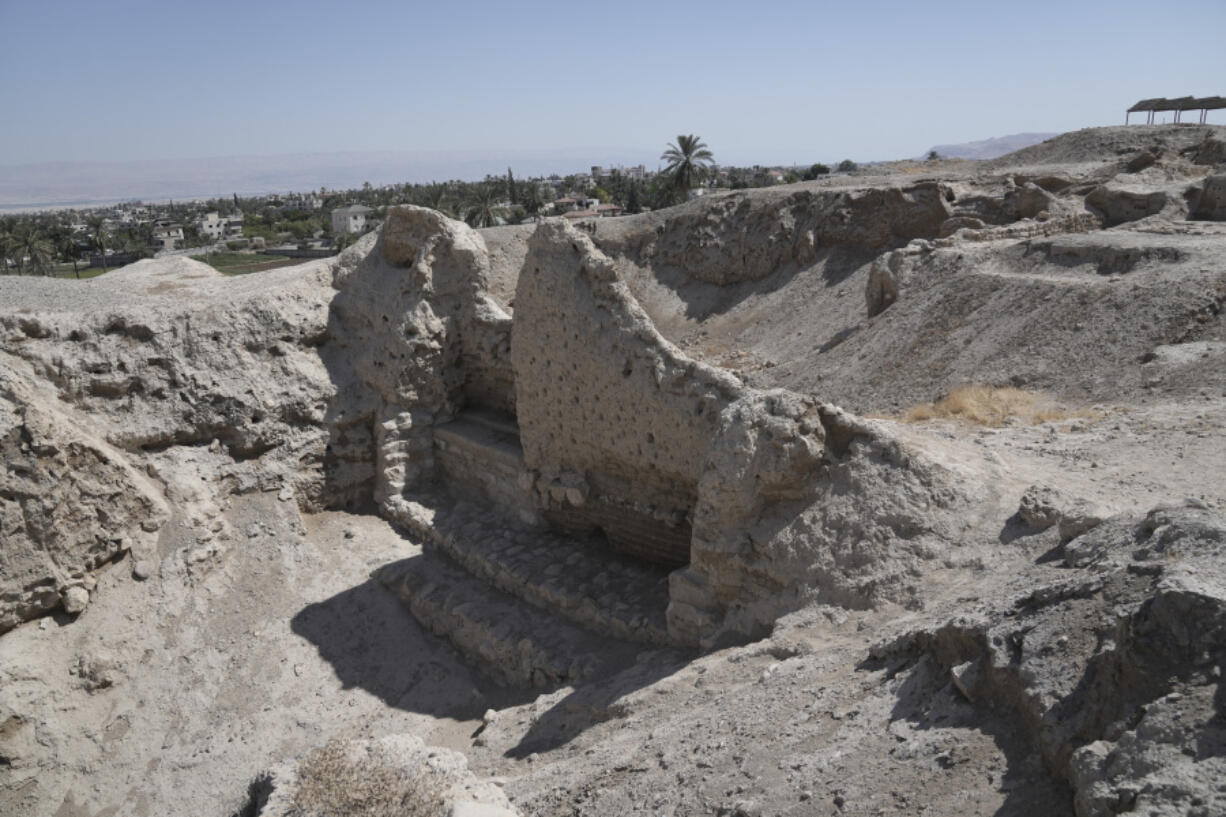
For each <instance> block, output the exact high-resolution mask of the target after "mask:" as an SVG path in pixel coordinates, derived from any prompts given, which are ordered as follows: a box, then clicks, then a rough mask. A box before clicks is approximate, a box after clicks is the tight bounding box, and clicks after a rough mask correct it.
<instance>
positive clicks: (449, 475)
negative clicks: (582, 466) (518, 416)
mask: <svg viewBox="0 0 1226 817" xmlns="http://www.w3.org/2000/svg"><path fill="white" fill-rule="evenodd" d="M434 456H435V460H436V462H437V463H438V465H439V470H440V473H441V474H442V477H443V481H444V482H445V483H446V484H447V486H448V487H449V488H450V490H451V491H452V493H454V494H455V495H457V496H459V497H462V498H465V499H469V500H472V501H477V502H483V503H490V504H493V505H496V506H498V507H499V508H501V509H502V510H504V511H506V512H507V513H509V514H510V515H512V516H515V517H517V518H519V519H520V520H522V521H524V522H536V521H537V513H536V506H535V504H534V501H533V497H532V493H531V491H530V490H528V488H525V487H524V485H523V483H522V482H521V477H522V475H523V473H524V452H523V449H522V448H520V445H519V431H518V429H517V428H516V427H515V423H514V421H513V420H511V419H509V418H506V417H504V416H503V415H500V414H496V413H494V412H491V411H484V410H469V411H464V412H461V413H460V414H459V415H457V416H456V418H455V419H454V420H452V421H451V422H449V423H445V424H443V425H437V426H435V427H434Z"/></svg>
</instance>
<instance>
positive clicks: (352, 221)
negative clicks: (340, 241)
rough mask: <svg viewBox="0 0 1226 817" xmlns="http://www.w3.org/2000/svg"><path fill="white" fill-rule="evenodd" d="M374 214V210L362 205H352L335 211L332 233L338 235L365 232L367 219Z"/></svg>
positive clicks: (333, 213) (333, 212)
mask: <svg viewBox="0 0 1226 817" xmlns="http://www.w3.org/2000/svg"><path fill="white" fill-rule="evenodd" d="M373 212H374V210H372V209H371V208H369V207H366V206H364V205H361V204H351V205H349V206H348V207H341V208H340V209H337V210H333V211H332V232H334V233H336V234H337V235H341V234H342V233H362V232H365V231H366V217H367V216H368V215H369V214H370V213H373Z"/></svg>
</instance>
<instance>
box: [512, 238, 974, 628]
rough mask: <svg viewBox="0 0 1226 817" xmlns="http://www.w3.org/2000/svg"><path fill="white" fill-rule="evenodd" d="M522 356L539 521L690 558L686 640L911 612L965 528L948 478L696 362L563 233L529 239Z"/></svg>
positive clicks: (837, 419)
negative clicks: (926, 579) (823, 607)
mask: <svg viewBox="0 0 1226 817" xmlns="http://www.w3.org/2000/svg"><path fill="white" fill-rule="evenodd" d="M512 360H513V362H514V364H515V373H516V384H517V392H518V397H517V399H518V408H519V421H520V429H521V433H522V442H523V449H524V459H525V464H526V466H527V467H528V468H529V469H531V471H532V478H533V480H534V482H535V485H536V488H537V493H538V496H539V502H540V505H541V507H542V509H543V511H544V516H545V518H546V519H547V520H548V521H549V522H550V523H552V524H553V525H555V526H556V527H559V528H561V529H563V530H568V531H575V532H578V531H581V530H584V529H590V528H600V529H601V530H603V531H604V532H605V534H606V535H607V536H608V538H609V540H610V541H611V543H612V544H613V545H614V546H615V547H617V548H619V549H621V550H624V551H626V552H629V553H633V554H635V555H638V556H640V557H643V558H648V559H653V560H656V561H661V562H665V563H671V564H676V565H686V564H688V565H689V566H688V567H684V568H682V569H680V570H678V571H676V572H674V573H673V575H672V581H671V603H670V606H669V611H668V623H669V631H670V634H671V635H672V637H673V638H674V639H676V640H677V641H679V642H682V643H691V644H697V643H703V644H707V645H712V644H716V643H719V642H720V641H721V640H723V639H741V638H745V637H752V636H759V635H762V634H763V633H765V632H767V631H768V630H769V628H770V626H771V624H772V623H773V622H774V621H775V619H776V618H777V617H778V616H779V615H781V614H783V613H785V612H788V611H790V610H794V609H797V608H799V607H801V606H803V605H804V604H807V603H810V602H813V601H815V600H817V601H821V602H825V603H830V604H839V605H843V606H848V607H869V606H872V605H875V604H878V603H880V602H884V601H892V602H897V603H903V604H907V603H908V602H909V601H911V600H914V599H915V598H916V596H917V594H918V590H917V588H916V586H915V584H914V582H913V581H912V580H911V579H909V578H908V577H909V575H910V574H911V573H913V572H914V570H913V568H914V566H915V564H916V562H917V561H918V560H921V559H930V558H935V557H936V556H937V555H938V554H941V553H943V552H944V551H945V550H946V549H947V547H948V546H949V542H950V541H952V539H953V538H954V536H955V534H956V533H959V532H960V523H959V522H958V521H957V520H958V512H959V508H960V507H961V505H962V504H963V495H962V493H961V492H960V491H959V490H958V489H957V488H956V487H955V483H954V480H953V478H952V477H951V476H950V475H949V474H948V473H946V472H944V471H943V470H942V469H940V468H938V467H936V466H933V465H929V464H925V463H924V462H923V461H922V458H920V457H917V456H915V455H914V454H912V453H909V452H907V451H906V450H904V448H903V446H902V445H901V444H900V443H899V442H897V441H895V440H893V439H892V438H891V437H890V436H889V435H888V434H887V433H886V432H884V431H883V430H882V429H881V428H880V427H877V426H874V425H872V424H870V423H866V422H864V421H861V420H859V419H858V418H855V417H853V416H851V415H849V414H847V413H845V412H842V411H840V410H839V409H837V408H836V407H834V406H830V405H826V404H822V403H819V402H818V401H816V400H815V399H813V398H809V397H802V396H800V395H796V394H792V393H789V392H785V391H777V392H770V393H762V392H757V391H755V390H752V389H749V388H747V387H745V386H744V385H743V384H741V383H740V381H738V380H736V379H735V378H733V377H732V376H731V375H730V374H728V373H726V372H723V371H722V370H717V369H714V368H711V367H709V366H707V365H705V364H702V363H699V362H696V361H693V360H690V359H688V358H686V357H685V356H684V355H682V354H681V353H680V352H679V351H678V350H677V349H676V348H675V347H673V346H672V345H671V344H670V343H668V342H667V341H666V340H664V339H663V338H661V337H660V335H659V334H658V333H657V332H656V330H655V328H654V326H653V325H652V324H651V321H650V320H649V319H648V318H647V316H646V314H645V313H644V312H643V310H642V309H641V308H640V307H639V306H638V304H637V302H636V301H635V300H634V298H633V297H632V296H631V295H630V293H629V290H628V288H627V287H626V285H625V283H624V282H623V280H622V278H621V277H620V275H619V272H618V268H617V265H616V264H615V263H614V262H612V261H611V260H610V259H609V258H608V257H607V256H605V255H604V254H603V253H602V252H601V251H600V250H598V249H597V248H596V247H595V245H594V244H593V243H592V241H591V239H590V238H589V237H588V236H587V234H586V233H584V232H582V231H580V230H577V229H575V228H574V227H572V226H570V225H567V224H564V223H561V222H550V223H545V224H543V225H541V226H540V227H539V228H538V229H537V231H536V233H535V234H534V235H533V237H532V239H531V242H530V248H529V252H528V256H527V260H526V263H525V267H524V270H523V272H522V273H521V275H520V280H519V288H518V290H517V292H516V310H515V334H514V342H513V344H512Z"/></svg>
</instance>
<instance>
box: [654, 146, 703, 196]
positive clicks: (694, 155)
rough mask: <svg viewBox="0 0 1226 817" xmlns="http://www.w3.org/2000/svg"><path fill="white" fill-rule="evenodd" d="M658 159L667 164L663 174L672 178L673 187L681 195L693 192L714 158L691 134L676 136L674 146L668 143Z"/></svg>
mask: <svg viewBox="0 0 1226 817" xmlns="http://www.w3.org/2000/svg"><path fill="white" fill-rule="evenodd" d="M660 159H661V161H666V162H668V165H667V166H665V168H664V172H665V173H667V174H668V175H670V176H672V177H673V187H674V188H676V189H677V190H679V191H681V192H682V193H688V192H690V191H691V190H693V189H694V187H695V186H697V185H698V184H699V183H700V182H701V181H702V180H703V179H705V178H706V176H707V173H709V172H710V170H711V167H712V166H713V165H714V164H715V156H714V155H712V153H711V151H710V150H708V149H707V146H706V145H705V144H704V143H703V141H702V140H701V139H699V138H698V137H697V136H695V135H693V134H689V135H688V136H687V135H685V134H682V135H680V136H678V137H677V143H676V144H673V143H671V142H670V143H669V145H668V150H666V151H664V153H662V154H661V155H660Z"/></svg>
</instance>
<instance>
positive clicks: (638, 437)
mask: <svg viewBox="0 0 1226 817" xmlns="http://www.w3.org/2000/svg"><path fill="white" fill-rule="evenodd" d="M511 358H512V361H513V363H514V366H515V376H516V394H517V398H516V399H517V404H518V417H519V425H520V430H521V435H522V442H523V446H524V460H525V464H526V465H527V467H528V468H529V469H532V471H533V478H534V480H535V484H536V486H537V490H538V495H539V496H540V502H541V505H542V508H543V510H544V511H545V512H546V517H547V518H550V519H552V520H553V521H554V522H555V523H556V524H558V525H560V526H562V527H563V528H566V529H570V530H577V529H580V528H582V527H584V526H586V527H589V528H595V527H598V528H600V529H602V530H603V531H604V532H605V533H606V534H607V535H608V536H609V538H610V540H611V541H612V542H613V543H614V545H615V546H618V547H621V548H622V549H625V550H628V551H633V552H637V553H638V554H639V555H642V556H644V557H656V558H660V559H661V560H662V561H665V562H674V563H684V562H686V561H688V558H689V557H688V546H687V544H686V541H685V540H686V538H687V537H686V536H684V534H683V531H685V530H686V529H688V526H689V521H690V516H691V514H692V511H693V507H694V504H695V502H696V500H697V486H698V479H699V476H700V474H701V468H702V458H703V454H704V452H705V451H706V448H707V445H708V443H709V442H710V439H711V437H712V436H713V435H714V433H715V430H716V428H717V427H718V423H719V415H720V412H722V411H723V410H724V408H725V407H727V406H728V405H729V404H730V403H731V402H732V401H734V400H735V399H737V398H738V397H739V396H740V395H741V394H742V392H743V391H744V387H743V386H742V385H741V383H740V382H739V381H737V380H736V379H735V378H734V377H733V376H732V375H730V374H727V373H725V372H722V371H719V370H716V369H713V368H711V367H708V366H705V365H703V364H700V363H697V362H695V361H693V360H689V359H687V358H686V357H684V356H683V355H681V353H680V352H679V351H678V350H677V349H676V348H675V347H673V346H672V344H670V343H668V342H667V341H666V340H664V339H663V338H662V337H660V335H659V334H658V333H657V332H656V330H655V328H654V326H653V325H652V324H651V321H650V320H649V319H648V318H647V315H646V314H645V313H644V312H643V311H642V309H641V308H639V306H638V304H637V303H636V302H635V301H634V299H633V297H632V296H631V295H630V293H629V290H628V289H627V288H626V285H625V284H624V282H623V281H622V280H621V279H620V278H619V277H618V274H617V270H616V268H615V266H614V264H613V262H612V261H611V260H610V259H609V258H607V257H606V256H605V255H604V254H603V253H601V252H600V251H599V250H597V249H596V247H595V246H594V245H593V244H592V242H591V240H590V239H589V238H588V237H587V236H586V235H585V234H584V233H582V232H580V231H579V230H576V229H575V228H573V227H571V226H569V225H567V224H564V223H562V222H546V223H544V224H542V225H541V226H540V227H539V228H538V229H537V231H536V232H535V233H534V234H533V236H532V239H531V241H530V244H529V251H528V257H527V259H526V261H525V265H524V269H523V271H522V272H521V274H520V278H519V286H518V289H517V290H516V295H515V334H514V342H513V343H512V345H511ZM647 520H650V521H651V522H654V527H655V528H656V529H658V530H659V531H660V535H653V536H651V537H644V536H642V535H641V531H642V530H643V528H644V527H647V528H651V527H653V526H652V525H650V524H646V525H645V522H646V521H647ZM665 531H675V532H677V533H678V534H679V535H676V536H668V535H667V534H665V533H664V532H665ZM640 543H641V544H642V546H641V547H640V546H639V545H640Z"/></svg>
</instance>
